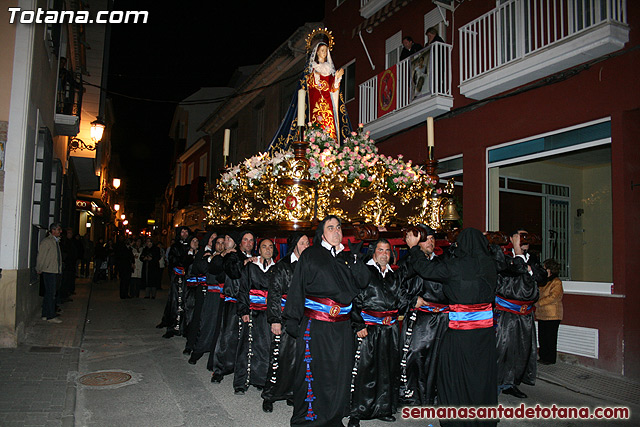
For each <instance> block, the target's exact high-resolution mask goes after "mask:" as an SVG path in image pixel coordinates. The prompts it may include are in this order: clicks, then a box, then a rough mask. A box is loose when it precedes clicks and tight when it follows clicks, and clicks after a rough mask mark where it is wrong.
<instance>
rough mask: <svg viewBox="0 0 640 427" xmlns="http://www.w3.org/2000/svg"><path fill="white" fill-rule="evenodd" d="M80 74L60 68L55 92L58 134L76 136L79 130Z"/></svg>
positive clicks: (81, 89)
mask: <svg viewBox="0 0 640 427" xmlns="http://www.w3.org/2000/svg"><path fill="white" fill-rule="evenodd" d="M82 93H83V88H82V76H81V75H80V73H73V72H72V71H69V70H65V69H61V70H60V75H59V76H58V91H57V93H56V115H55V118H54V121H55V130H56V133H57V134H58V135H66V136H76V135H77V134H78V133H79V132H80V111H81V109H82Z"/></svg>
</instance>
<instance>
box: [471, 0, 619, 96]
mask: <svg viewBox="0 0 640 427" xmlns="http://www.w3.org/2000/svg"><path fill="white" fill-rule="evenodd" d="M626 3H627V2H626V0H510V1H507V2H505V3H504V4H502V5H500V6H499V7H497V8H495V9H493V10H492V11H490V12H489V13H486V14H485V15H483V16H481V17H479V18H477V19H475V20H474V21H471V22H470V23H468V24H467V25H465V26H463V27H461V28H460V30H459V31H460V83H461V84H464V83H465V82H467V81H469V80H471V79H474V78H476V77H479V76H482V75H484V74H486V73H489V72H491V71H493V70H495V69H496V68H499V67H502V66H504V65H507V64H509V63H512V62H514V61H517V60H519V59H521V58H524V57H527V56H529V55H533V54H535V53H537V52H539V51H540V50H542V49H545V48H548V47H551V46H553V45H555V44H559V43H561V42H563V41H565V40H567V39H568V38H570V37H572V36H575V35H578V34H580V33H585V32H587V31H589V30H591V29H593V28H594V27H596V26H598V25H599V24H602V23H618V24H624V25H626V23H627V13H626V10H627V4H626Z"/></svg>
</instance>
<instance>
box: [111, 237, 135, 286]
mask: <svg viewBox="0 0 640 427" xmlns="http://www.w3.org/2000/svg"><path fill="white" fill-rule="evenodd" d="M115 257H116V267H117V268H118V276H120V299H127V298H130V296H129V285H130V283H131V273H132V272H133V268H134V263H135V258H134V257H133V252H131V242H130V241H129V240H126V241H120V242H118V243H117V244H116V247H115Z"/></svg>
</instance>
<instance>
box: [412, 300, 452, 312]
mask: <svg viewBox="0 0 640 427" xmlns="http://www.w3.org/2000/svg"><path fill="white" fill-rule="evenodd" d="M426 303H427V304H426V305H423V306H421V307H418V308H413V309H412V310H418V311H422V312H424V313H448V312H449V305H448V304H436V303H435V302H431V301H426Z"/></svg>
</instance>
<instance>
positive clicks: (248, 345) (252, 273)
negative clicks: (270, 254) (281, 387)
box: [233, 262, 271, 390]
mask: <svg viewBox="0 0 640 427" xmlns="http://www.w3.org/2000/svg"><path fill="white" fill-rule="evenodd" d="M245 272H246V275H245V276H246V280H244V281H242V283H241V284H240V290H239V292H238V316H239V317H242V316H244V315H245V314H248V315H249V318H250V321H249V322H247V323H244V322H242V324H241V326H240V334H239V335H240V337H239V341H238V351H237V353H236V366H235V370H234V375H233V388H234V390H246V389H247V388H249V385H253V386H256V387H259V388H262V387H264V383H265V382H266V379H267V366H268V364H269V344H270V343H271V330H270V329H269V325H268V324H267V311H266V310H267V306H266V295H264V297H265V300H264V304H262V303H260V304H258V303H252V302H251V301H250V297H251V295H250V293H253V292H254V291H259V292H260V293H262V294H266V293H267V292H268V290H269V270H267V271H266V272H265V271H263V270H262V269H261V268H260V266H259V265H257V264H255V263H253V262H250V263H249V264H247V266H246V267H245ZM254 297H258V298H261V297H262V295H254Z"/></svg>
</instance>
